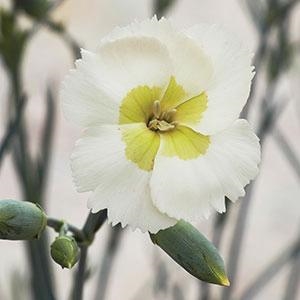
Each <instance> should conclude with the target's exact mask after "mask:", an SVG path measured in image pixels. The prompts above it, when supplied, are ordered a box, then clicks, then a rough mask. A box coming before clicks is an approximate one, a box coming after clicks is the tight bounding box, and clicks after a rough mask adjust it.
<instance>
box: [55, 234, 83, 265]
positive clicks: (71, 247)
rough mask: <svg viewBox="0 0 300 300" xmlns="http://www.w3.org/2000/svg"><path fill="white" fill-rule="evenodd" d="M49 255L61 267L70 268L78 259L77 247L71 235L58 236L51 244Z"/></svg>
mask: <svg viewBox="0 0 300 300" xmlns="http://www.w3.org/2000/svg"><path fill="white" fill-rule="evenodd" d="M51 257H52V258H53V260H54V261H55V262H56V263H57V264H59V265H60V266H61V267H62V268H68V269H71V268H72V267H73V266H74V265H75V264H76V263H77V261H78V259H79V247H78V245H77V242H76V241H75V239H74V238H73V237H71V236H67V235H62V236H58V237H57V238H56V239H55V241H54V242H53V243H52V244H51Z"/></svg>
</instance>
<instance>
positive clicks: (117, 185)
mask: <svg viewBox="0 0 300 300" xmlns="http://www.w3.org/2000/svg"><path fill="white" fill-rule="evenodd" d="M71 161H72V171H73V176H74V181H75V183H76V185H77V187H78V191H81V192H82V191H89V190H93V191H94V192H93V194H92V196H91V198H90V199H89V202H88V206H89V208H92V211H93V212H97V211H99V210H100V209H104V208H107V209H108V218H109V220H110V221H111V222H112V223H113V224H117V223H119V222H121V224H122V226H125V225H127V224H128V225H129V226H130V227H132V228H133V229H135V228H140V229H141V230H142V231H143V232H145V231H150V232H153V233H155V232H157V231H158V230H160V229H164V228H167V227H170V226H172V225H174V224H175V223H176V220H174V219H171V218H169V217H168V216H166V215H165V214H162V213H160V212H159V211H158V209H157V208H155V207H154V205H153V203H152V201H151V199H150V192H149V179H150V173H149V172H146V171H143V170H141V169H139V168H138V167H137V166H136V165H135V164H133V163H132V162H131V161H128V160H127V159H126V157H125V145H124V143H123V142H122V140H121V132H120V128H119V127H117V126H112V125H111V126H99V127H95V128H90V129H89V130H88V131H87V132H86V133H85V135H84V137H83V138H81V139H80V140H79V141H78V142H77V145H76V147H75V150H74V152H73V154H72V158H71Z"/></svg>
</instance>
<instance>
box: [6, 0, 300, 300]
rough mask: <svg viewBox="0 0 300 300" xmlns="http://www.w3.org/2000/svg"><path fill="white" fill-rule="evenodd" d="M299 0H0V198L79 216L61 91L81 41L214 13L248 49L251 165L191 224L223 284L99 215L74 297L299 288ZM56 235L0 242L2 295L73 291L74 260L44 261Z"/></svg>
mask: <svg viewBox="0 0 300 300" xmlns="http://www.w3.org/2000/svg"><path fill="white" fill-rule="evenodd" d="M299 2H300V1H297V0H248V1H247V0H226V1H219V0H201V1H199V0H177V1H176V0H173V1H172V0H158V1H153V0H143V1H141V0H75V1H74V0H73V1H72V0H65V1H64V0H57V1H45V0H15V1H8V0H7V1H5V0H0V7H1V15H0V24H1V26H0V30H1V31H0V57H1V58H0V198H2V199H7V198H12V199H20V200H29V201H33V202H39V203H40V204H41V205H42V206H43V207H44V208H45V209H46V212H47V214H48V215H49V216H53V217H55V218H58V219H61V218H62V219H66V220H67V221H68V222H70V223H72V224H75V225H76V226H78V227H81V226H82V225H83V224H84V222H85V220H86V217H87V215H88V210H87V208H86V200H87V198H88V194H86V193H85V194H78V193H77V192H76V191H75V188H74V185H73V183H72V177H71V172H70V167H69V156H70V153H71V151H72V148H73V146H74V142H75V140H76V139H77V138H78V136H79V134H80V131H79V129H78V128H76V127H73V126H72V125H71V124H70V123H67V122H66V121H65V120H64V118H63V116H62V112H61V108H60V102H59V90H60V87H61V82H62V80H63V78H64V76H65V75H66V74H67V72H68V71H69V69H70V68H72V67H73V65H74V60H75V58H76V57H78V49H79V47H83V48H87V49H89V50H93V49H95V47H96V46H97V44H98V43H99V40H100V39H101V37H103V36H104V35H105V34H107V33H109V32H110V31H111V30H112V29H113V28H114V27H115V26H122V25H126V24H128V23H130V22H132V21H133V20H136V19H137V20H142V19H145V18H148V17H151V16H153V14H157V15H158V16H159V17H161V16H166V17H169V18H171V19H172V21H173V23H174V24H175V25H176V26H177V27H178V28H186V27H189V26H191V25H194V24H196V23H199V22H209V23H217V24H221V25H222V26H224V27H226V28H228V29H229V30H231V31H232V32H233V33H234V34H235V35H236V36H238V37H239V38H240V39H241V40H242V41H243V43H245V44H246V45H248V47H249V48H250V49H252V50H253V52H254V53H255V56H254V64H255V66H256V72H257V75H256V77H255V79H254V81H253V88H252V92H251V95H250V97H249V101H248V104H247V106H246V107H245V109H244V111H243V112H242V116H243V117H245V118H248V119H249V121H250V123H251V124H252V125H253V127H254V128H255V129H256V131H257V133H258V135H259V136H260V138H261V141H262V147H263V160H262V164H261V171H260V175H259V176H258V178H257V180H256V181H255V182H254V183H252V184H251V185H250V186H248V188H247V195H246V197H245V198H244V199H241V201H239V202H238V203H237V204H236V205H233V206H231V205H230V203H228V213H227V214H225V215H215V216H214V217H211V218H210V219H209V220H208V221H207V222H200V223H199V224H197V227H198V229H199V230H200V231H201V232H202V233H204V234H205V235H206V236H207V237H208V238H209V239H210V240H212V241H213V242H214V244H215V245H216V246H217V247H218V249H219V251H220V253H221V255H222V256H223V258H224V260H225V263H226V266H227V271H228V273H229V278H230V280H231V283H232V285H231V287H230V288H223V287H217V286H213V285H209V284H205V283H202V284H201V283H200V282H199V281H197V280H196V279H194V278H192V277H191V276H190V275H189V274H187V273H186V272H185V271H184V270H183V269H182V268H180V267H179V266H177V265H176V264H175V262H173V261H172V260H171V259H170V258H169V257H167V255H166V254H165V253H163V252H162V251H161V250H160V249H159V248H157V247H154V246H153V245H152V243H151V241H150V239H149V236H148V235H147V234H142V233H140V232H139V231H136V232H132V231H131V230H129V229H125V230H122V231H120V230H119V229H118V227H116V228H114V229H112V228H111V225H110V224H105V225H104V226H103V228H101V230H100V231H99V232H98V233H97V235H96V239H95V242H94V243H93V245H92V246H91V247H90V248H89V253H88V259H87V273H86V280H87V282H86V285H85V289H84V297H83V299H89V300H90V299H91V300H103V299H107V300H119V299H124V300H140V299H143V300H148V299H149V300H150V299H174V300H184V299H185V300H193V299H197V300H198V299H199V300H205V299H207V300H209V299H222V300H229V299H230V300H231V299H262V300H265V299H275V300H276V299H285V300H293V299H295V300H296V299H300V291H297V290H299V289H300V288H299V286H300V280H299V279H300V231H299V229H300V228H299V225H300V98H299V97H300V5H298V3H299ZM54 237H55V235H54V232H53V231H51V230H49V229H47V235H43V238H42V239H41V242H39V243H37V242H34V243H23V242H9V241H0V266H1V268H0V299H1V300H2V299H3V300H10V299H13V300H19V299H22V300H27V299H34V300H44V299H59V300H60V299H62V300H63V299H72V297H70V296H69V295H70V293H71V290H72V286H73V285H74V282H73V279H74V276H76V267H75V268H74V269H72V270H71V271H70V270H67V269H65V270H62V269H61V268H60V267H59V266H58V265H56V264H55V263H53V262H52V261H50V259H49V247H47V240H48V241H52V240H53V239H54ZM33 270H34V271H33ZM45 274H46V275H45ZM41 287H42V288H41ZM298 288H299V289H298ZM44 289H45V290H48V291H51V293H52V296H47V293H43V292H41V290H44ZM297 292H298V293H297ZM74 299H75V298H74Z"/></svg>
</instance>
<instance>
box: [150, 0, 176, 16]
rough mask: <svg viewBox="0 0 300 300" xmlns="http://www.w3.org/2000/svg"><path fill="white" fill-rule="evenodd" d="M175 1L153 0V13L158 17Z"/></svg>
mask: <svg viewBox="0 0 300 300" xmlns="http://www.w3.org/2000/svg"><path fill="white" fill-rule="evenodd" d="M175 2H176V0H155V1H154V13H155V14H156V16H157V17H158V18H159V19H160V18H161V17H163V16H164V14H165V13H166V12H167V11H168V9H169V8H170V7H171V6H172V5H173V4H174V3H175Z"/></svg>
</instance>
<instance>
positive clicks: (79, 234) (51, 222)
mask: <svg viewBox="0 0 300 300" xmlns="http://www.w3.org/2000/svg"><path fill="white" fill-rule="evenodd" d="M64 225H66V228H65V230H67V231H70V232H72V234H73V236H74V238H75V239H76V241H77V242H78V243H84V242H85V240H86V237H85V235H84V233H83V231H82V230H80V229H79V228H77V227H75V226H73V225H71V224H69V223H66V222H64V221H62V220H57V219H54V218H48V219H47V226H48V227H51V228H53V229H54V230H55V231H56V232H58V233H60V231H61V228H62V227H63V226H64Z"/></svg>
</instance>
